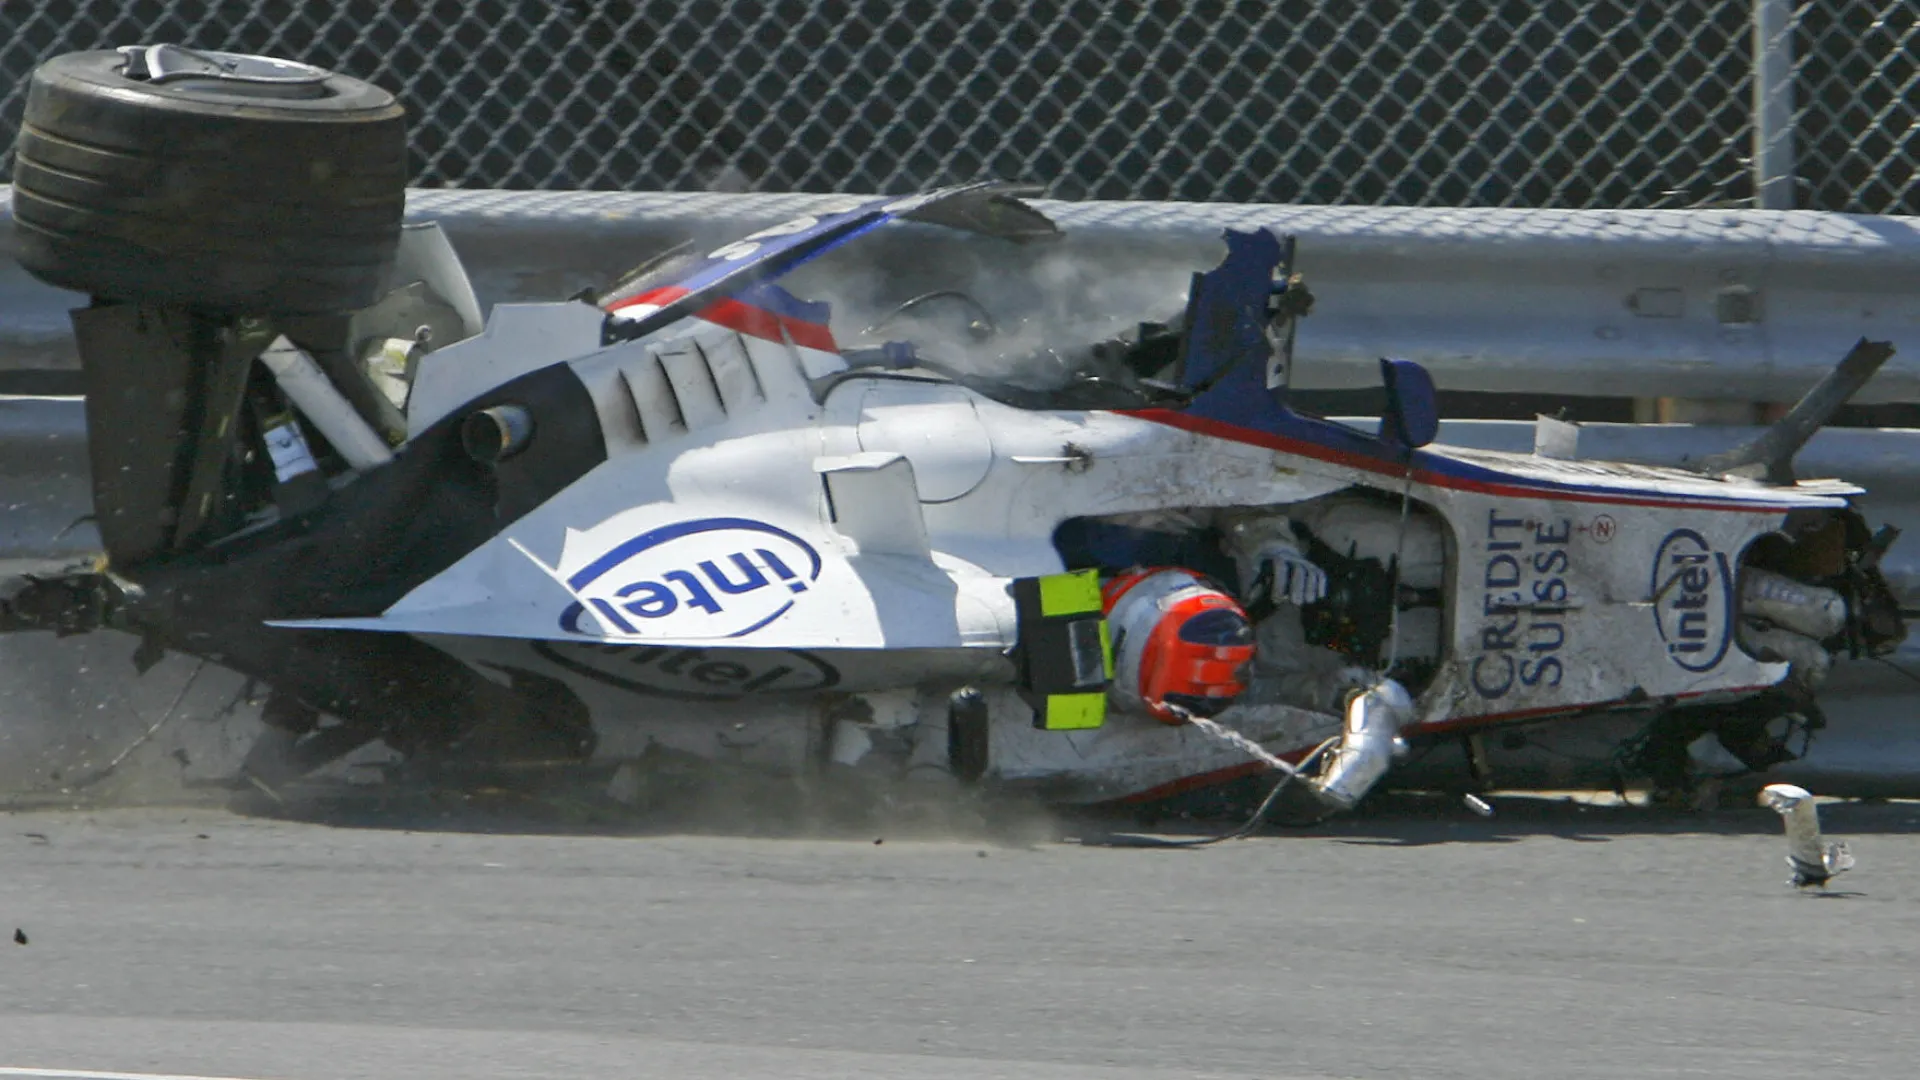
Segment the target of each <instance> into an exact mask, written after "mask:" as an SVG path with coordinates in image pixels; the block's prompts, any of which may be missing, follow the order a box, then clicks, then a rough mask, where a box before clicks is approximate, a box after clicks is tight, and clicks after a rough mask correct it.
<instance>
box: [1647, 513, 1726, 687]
mask: <svg viewBox="0 0 1920 1080" xmlns="http://www.w3.org/2000/svg"><path fill="white" fill-rule="evenodd" d="M1651 589H1652V596H1653V620H1654V626H1655V627H1656V628H1657V629H1658V630H1659V632H1660V640H1661V641H1663V642H1665V643H1666V646H1667V656H1668V657H1669V658H1671V659H1672V660H1673V662H1674V663H1676V664H1679V665H1680V666H1681V667H1683V668H1685V669H1686V670H1688V671H1711V670H1713V668H1715V667H1717V666H1718V665H1719V663H1720V661H1721V660H1722V659H1723V658H1724V657H1725V656H1726V655H1727V646H1728V645H1729V644H1730V643H1731V642H1732V641H1733V575H1732V574H1731V573H1729V572H1728V569H1727V557H1726V556H1725V555H1724V554H1721V553H1720V552H1717V551H1714V550H1713V548H1712V546H1711V545H1709V544H1708V543H1707V539H1706V537H1704V536H1701V535H1700V534H1699V533H1697V532H1694V531H1693V530H1692V529H1675V530H1673V531H1672V532H1670V533H1668V534H1667V538H1666V539H1664V540H1662V541H1660V549H1659V550H1658V551H1656V552H1655V553H1654V556H1653V584H1652V586H1651Z"/></svg>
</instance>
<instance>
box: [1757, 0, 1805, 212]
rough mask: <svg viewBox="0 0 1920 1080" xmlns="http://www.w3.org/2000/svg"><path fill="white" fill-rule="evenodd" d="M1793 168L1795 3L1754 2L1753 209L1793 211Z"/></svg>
mask: <svg viewBox="0 0 1920 1080" xmlns="http://www.w3.org/2000/svg"><path fill="white" fill-rule="evenodd" d="M1793 166H1794V161H1793V0H1753V193H1754V200H1753V203H1754V206H1756V207H1758V208H1759V209H1762V210H1791V209H1793V207H1794V202H1795V200H1794V195H1795V193H1794V189H1793V185H1794V177H1793Z"/></svg>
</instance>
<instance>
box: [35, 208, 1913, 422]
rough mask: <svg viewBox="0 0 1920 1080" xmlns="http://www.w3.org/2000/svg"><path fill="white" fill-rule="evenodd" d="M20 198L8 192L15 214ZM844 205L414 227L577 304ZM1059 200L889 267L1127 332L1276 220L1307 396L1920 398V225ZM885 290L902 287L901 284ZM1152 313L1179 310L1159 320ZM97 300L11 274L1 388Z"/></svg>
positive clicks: (435, 212) (890, 258)
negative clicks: (1876, 341) (1876, 366)
mask: <svg viewBox="0 0 1920 1080" xmlns="http://www.w3.org/2000/svg"><path fill="white" fill-rule="evenodd" d="M7 196H8V192H7V189H5V188H0V207H5V206H6V205H7V202H8V197H7ZM846 202H847V197H846V196H820V195H715V194H632V193H619V192H568V193H561V192H504V191H440V190H415V191H412V192H410V193H409V197H408V213H409V216H410V217H411V218H413V219H415V220H422V219H429V218H431V219H437V220H439V221H440V222H441V224H442V225H443V227H444V228H446V230H447V231H448V233H449V235H450V236H451V237H452V239H453V242H454V245H455V247H456V248H457V249H458V250H459V252H460V254H461V257H462V259H463V261H465V263H466V264H467V266H468V269H469V272H470V273H471V274H472V276H473V278H474V281H475V285H476V288H477V289H478V291H479V293H480V296H481V300H482V302H483V303H484V304H492V303H497V302H503V301H526V300H550V299H558V298H560V297H564V296H566V295H568V294H570V293H572V292H574V291H576V290H578V289H581V288H584V287H588V286H592V285H597V284H603V283H605V282H606V281H607V280H609V279H610V278H612V277H614V276H616V275H618V274H619V273H620V272H622V271H624V270H625V269H627V268H629V267H631V266H633V265H634V264H636V263H638V262H640V261H642V260H644V259H645V258H647V257H648V256H650V255H652V254H655V253H657V252H659V251H661V250H664V249H665V248H666V247H668V246H670V245H672V244H674V243H677V242H679V241H682V240H685V239H688V238H694V239H696V240H698V241H700V242H706V241H708V240H722V239H725V238H729V237H732V236H737V235H739V234H740V232H741V231H742V230H746V229H751V228H754V227H758V226H761V225H766V224H771V223H773V222H775V221H779V220H784V219H786V218H790V217H792V216H795V215H797V214H802V213H816V212H819V211H821V210H823V209H827V208H832V207H838V206H842V205H845V203H846ZM1038 205H1040V206H1041V207H1042V208H1044V209H1045V210H1046V212H1047V213H1049V214H1050V215H1052V216H1054V217H1055V218H1056V220H1058V221H1059V222H1060V224H1061V226H1062V228H1063V229H1064V230H1065V231H1066V234H1067V235H1066V238H1065V239H1064V240H1062V241H1060V242H1059V243H1057V244H1055V245H1049V246H1048V247H1046V248H1044V249H1035V248H1025V249H1021V248H1015V247H1013V246H1012V245H1003V244H997V243H994V244H987V243H981V242H979V241H978V240H976V239H974V238H970V237H965V236H960V235H956V234H950V233H946V232H944V231H941V230H932V229H927V230H924V231H923V232H918V233H914V234H911V235H910V236H907V237H905V238H901V237H895V238H893V239H892V241H891V244H890V246H889V244H888V242H887V240H886V238H885V237H882V238H880V239H881V245H880V247H879V248H878V249H877V251H876V250H875V249H869V253H870V254H877V256H878V258H879V260H880V262H879V265H880V266H882V267H884V268H885V269H886V271H887V272H888V273H889V274H892V275H895V276H897V277H899V278H900V279H901V280H903V281H916V280H921V279H922V278H923V277H924V278H925V279H926V280H933V279H940V280H942V281H945V282H947V283H951V279H952V278H953V277H954V276H956V275H959V276H964V277H968V278H970V279H971V281H972V283H973V285H974V286H975V287H977V288H979V289H980V290H981V291H982V298H983V299H985V300H987V302H988V306H989V307H990V308H995V309H996V313H997V314H998V313H1000V311H1001V309H1000V308H998V307H996V305H997V304H1004V305H1007V306H1008V308H1009V309H1010V310H1012V311H1013V312H1014V313H1015V314H1019V313H1020V312H1022V311H1025V310H1029V308H1030V305H1031V304H1033V303H1034V301H1035V296H1036V290H1034V289H1032V288H1030V287H1027V286H1025V285H1021V286H1019V287H1010V286H1009V285H1008V283H1009V282H1013V281H1024V280H1031V278H1030V277H1028V276H1027V275H1031V274H1033V273H1035V272H1036V271H1035V262H1036V261H1038V263H1039V265H1040V267H1041V269H1040V270H1039V271H1038V272H1039V273H1042V274H1044V275H1045V276H1046V280H1047V281H1048V282H1049V288H1051V289H1053V291H1054V293H1055V294H1056V297H1055V298H1056V300H1057V301H1059V302H1062V303H1064V302H1065V300H1063V299H1060V298H1071V301H1072V304H1073V306H1074V308H1075V310H1076V312H1077V313H1079V314H1083V315H1084V314H1086V313H1088V312H1097V313H1100V314H1105V315H1108V316H1110V317H1111V318H1112V320H1113V321H1114V322H1115V324H1116V325H1117V324H1120V323H1124V321H1125V320H1127V319H1137V318H1142V317H1151V316H1154V315H1158V314H1168V313H1171V311H1173V310H1177V306H1176V305H1177V303H1178V297H1179V295H1180V294H1181V292H1182V291H1183V290H1184V288H1185V284H1186V280H1187V275H1188V273H1189V272H1191V271H1192V270H1193V269H1195V268H1198V267H1204V266H1207V265H1210V264H1211V263H1212V262H1213V261H1214V260H1216V259H1217V258H1218V256H1219V253H1220V246H1219V234H1220V230H1221V229H1223V228H1228V227H1237V228H1252V227H1257V226H1263V225H1264V226H1271V227H1273V228H1277V229H1280V230H1283V231H1287V232H1292V233H1296V234H1298V235H1299V237H1300V240H1301V266H1302V268H1303V269H1304V270H1305V271H1306V272H1307V274H1308V278H1309V280H1310V282H1311V283H1312V284H1313V286H1314V291H1315V293H1316V295H1317V296H1318V297H1319V305H1318V306H1317V307H1316V309H1315V312H1314V315H1313V316H1312V317H1311V318H1310V319H1308V320H1306V322H1305V323H1303V324H1302V327H1301V331H1300V339H1299V354H1298V363H1297V365H1296V369H1297V379H1298V382H1299V384H1300V385H1303V386H1308V387H1319V388H1348V387H1364V386H1371V385H1373V383H1374V381H1375V379H1376V378H1377V375H1376V368H1375V363H1376V359H1377V358H1378V357H1380V356H1383V355H1391V356H1402V357H1406V358H1409V359H1413V360H1418V361H1420V362H1421V363H1424V364H1426V365H1427V366H1428V367H1429V368H1431V369H1432V371H1433V372H1434V375H1435V378H1436V380H1437V381H1438V382H1439V384H1440V386H1441V387H1442V388H1443V389H1449V390H1482V391H1496V392H1503V393H1550V394H1562V395H1591V396H1610V397H1649V396H1673V397H1692V398H1709V399H1731V400H1740V401H1749V402H1752V401H1791V400H1793V399H1795V398H1796V397H1798V395H1799V394H1800V393H1801V392H1803V391H1804V390H1805V389H1806V388H1807V387H1808V386H1809V385H1811V384H1812V383H1813V382H1814V380H1816V379H1817V378H1818V377H1819V376H1820V375H1822V374H1824V373H1825V371H1826V369H1827V368H1828V367H1829V366H1830V365H1831V364H1833V363H1834V362H1835V361H1836V360H1837V359H1838V358H1839V356H1840V355H1841V354H1842V353H1844V352H1845V351H1846V348H1847V347H1848V346H1849V345H1850V344H1851V343H1852V342H1853V340H1854V339H1855V338H1857V337H1859V336H1860V335H1862V334H1865V335H1868V336H1871V337H1876V338H1885V339H1888V340H1891V341H1893V342H1894V344H1895V346H1896V347H1897V348H1898V349H1899V350H1900V351H1899V353H1898V354H1896V356H1895V357H1894V359H1893V361H1892V362H1891V363H1889V364H1888V365H1887V367H1886V368H1885V369H1884V370H1883V371H1882V372H1881V374H1880V376H1879V377H1878V378H1877V379H1875V380H1874V382H1873V383H1872V384H1871V385H1869V387H1868V388H1867V390H1866V392H1865V393H1864V394H1863V395H1862V398H1861V400H1862V401H1869V402H1871V401H1883V402H1884V401H1920V218H1886V217H1865V216H1852V215H1842V214H1825V213H1815V212H1810V211H1781V212H1773V211H1750V210H1743V211H1677V210H1674V211H1669V210H1640V211H1629V210H1617V211H1607V210H1450V209H1425V208H1402V207H1324V206H1279V205H1273V206H1260V205H1254V206H1245V205H1228V204H1220V203H1064V202H1041V203H1039V204H1038ZM11 231H12V219H11V212H10V210H7V209H0V255H4V254H5V253H6V252H7V251H9V250H10V245H11ZM936 271H945V274H944V276H943V275H942V274H941V273H939V272H936ZM1016 275H1019V276H1016ZM829 284H831V283H829ZM867 284H868V285H869V286H872V291H874V292H875V293H876V294H878V293H885V292H886V284H887V283H885V282H881V283H879V284H878V285H877V286H875V285H873V283H867ZM829 291H831V289H830V290H829ZM904 298H905V297H904V295H903V296H901V297H897V298H896V299H904ZM1143 300H1144V301H1147V302H1158V303H1162V304H1164V305H1167V306H1166V307H1165V310H1159V309H1156V310H1141V309H1140V304H1141V303H1142V302H1143ZM81 302H82V301H81V299H80V298H78V297H76V296H75V295H73V294H69V293H61V292H59V291H57V290H54V289H51V288H47V287H45V286H42V285H39V284H38V283H37V282H34V281H32V280H31V279H29V278H27V277H26V275H25V274H24V273H22V272H21V271H20V270H19V268H18V267H17V265H15V264H14V263H13V262H12V260H11V259H5V258H0V369H15V370H18V369H21V368H36V367H71V366H72V365H73V364H74V363H75V362H76V361H75V360H74V358H73V356H72V353H71V346H70V344H69V341H70V332H69V329H68V325H67V319H66V311H67V309H68V308H70V307H73V306H75V305H76V304H78V303H81ZM1022 305H1029V308H1023V307H1022ZM1103 308H1104V309H1107V310H1102V309H1103ZM1035 314H1036V315H1037V316H1039V317H1045V315H1046V312H1044V311H1038V312H1035Z"/></svg>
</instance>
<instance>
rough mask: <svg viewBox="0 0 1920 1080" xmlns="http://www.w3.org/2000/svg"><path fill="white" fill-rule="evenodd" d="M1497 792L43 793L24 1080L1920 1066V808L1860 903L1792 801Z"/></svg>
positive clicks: (1878, 843) (22, 866)
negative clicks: (1301, 796)
mask: <svg viewBox="0 0 1920 1080" xmlns="http://www.w3.org/2000/svg"><path fill="white" fill-rule="evenodd" d="M1498 805H1499V808H1500V809H1499V813H1498V815H1497V816H1496V817H1495V818H1493V819H1491V820H1485V821H1483V820H1480V819H1477V818H1472V817H1469V816H1467V815H1465V814H1464V813H1462V812H1459V811H1457V810H1455V809H1453V808H1452V807H1451V805H1449V804H1441V803H1419V802H1408V801H1405V800H1401V801H1400V802H1398V803H1396V804H1395V805H1392V806H1389V807H1387V808H1385V809H1383V810H1381V811H1377V812H1375V813H1373V814H1370V815H1367V816H1363V817H1361V818H1359V819H1356V820H1350V821H1346V822H1343V823H1340V824H1337V825H1330V826H1323V827H1320V828H1317V829H1313V830H1310V831H1307V832H1305V833H1302V834H1292V835H1280V836H1263V837H1260V838H1257V839H1253V840H1247V841H1236V842H1232V843H1229V844H1225V845H1222V846H1220V847H1216V848H1212V849H1208V850H1204V851H1163V850H1139V849H1115V848H1096V847H1086V846H1076V845H1073V844H1068V843H1061V842H1058V841H1057V840H1056V839H1054V838H1053V835H1052V834H1053V831H1054V830H1055V829H1056V828H1064V830H1065V831H1067V832H1075V831H1086V830H1085V829H1084V828H1082V827H1079V826H1075V825H1073V824H1071V823H1069V824H1068V825H1066V826H1056V825H1052V824H1031V825H1028V826H1026V827H1024V828H1020V829H1015V830H1013V831H1012V832H1009V831H1008V830H1007V829H1006V828H1004V827H997V828H995V829H993V830H989V831H987V832H984V833H976V834H975V835H958V836H952V835H950V836H947V837H945V838H942V839H913V838H908V837H905V836H900V835H895V836H891V837H876V836H873V835H866V834H862V835H858V836H840V837H834V838H825V839H823V838H799V837H794V836H764V835H763V836H757V837H750V836H742V835H738V834H737V830H736V834H735V835H724V834H715V833H713V832H708V833H705V834H703V833H699V832H691V831H684V830H683V831H680V832H677V833H675V834H653V835H618V836H614V835H580V834H578V832H577V831H576V832H575V833H573V834H568V835H554V834H553V827H552V823H551V822H550V821H548V820H545V819H534V818H529V819H526V820H514V819H512V818H511V817H510V816H509V817H506V818H502V817H501V816H500V815H497V814H493V815H480V816H477V817H476V816H472V815H462V814H460V813H454V814H453V816H451V817H443V816H436V815H424V816H422V815H413V816H411V817H410V816H409V815H406V814H387V815H385V816H384V817H383V816H380V815H374V816H372V817H368V816H365V815H361V816H358V817H341V816H335V817H333V818H331V819H329V820H326V821H322V822H319V823H316V822H313V821H284V820H269V819H264V818H258V817H240V816H235V815H231V814H228V813H225V812H223V811H220V810H216V809H195V810H154V809H130V810H106V811H73V810H59V811H50V810H37V811H32V812H12V813H7V814H5V815H0V1077H8V1076H50V1075H58V1074H57V1073H53V1072H50V1071H49V1070H77V1071H80V1072H81V1073H83V1074H85V1075H89V1076H97V1075H101V1074H104V1073H114V1072H118V1073H138V1074H169V1075H192V1076H220V1077H262V1078H264V1077H277V1078H286V1080H341V1078H350V1077H409V1078H414V1077H462V1078H479V1080H491V1078H504V1077H593V1078H603V1077H621V1078H627V1077H674V1078H698V1077H727V1078H729V1080H755V1078H760V1077H768V1078H772V1077H801V1078H813V1077H821V1078H825V1077H854V1076H884V1077H907V1078H920V1077H929V1078H931V1077H959V1078H974V1077H1019V1078H1023V1080H1056V1078H1075V1080H1080V1078H1085V1080H1119V1078H1144V1077H1170V1076H1194V1075H1202V1076H1236V1077H1264V1078H1276V1077H1278V1078H1287V1077H1323V1076H1325V1077H1333V1076H1340V1077H1345V1076H1368V1077H1371V1076H1406V1077H1474V1078H1486V1080H1496V1078H1507V1077H1512V1078H1527V1080H1535V1078H1539V1077H1609V1078H1613V1077H1623V1076H1632V1077H1668V1076H1735V1075H1743V1076H1810V1075H1827V1076H1844V1077H1850V1078H1851V1077H1877V1076H1888V1077H1893V1076H1910V1075H1912V1074H1913V1070H1914V1068H1915V1065H1914V1063H1915V1062H1916V1061H1920V1031H1917V1030H1916V1028H1917V1025H1916V1024H1915V1020H1916V1018H1920V1001H1917V1000H1916V980H1917V979H1920V955H1916V954H1917V953H1920V805H1915V804H1903V803H1890V804H1877V805H1869V804H1844V805H1835V806H1830V807H1828V808H1827V811H1826V816H1827V819H1828V825H1829V831H1830V833H1833V834H1836V835H1845V836H1850V837H1851V838H1852V840H1853V842H1854V847H1855V851H1856V853H1857V854H1858V855H1859V858H1860V868H1859V869H1858V870H1857V871H1855V872H1854V873H1852V874H1850V875H1847V876H1846V877H1844V878H1842V879H1840V880H1839V882H1838V884H1841V885H1844V886H1845V887H1846V889H1847V890H1848V892H1847V893H1845V894H1843V895H1838V896H1830V897H1824V898H1822V897H1818V896H1816V895H1813V894H1808V893H1800V892H1796V891H1795V890H1793V889H1791V888H1789V887H1787V886H1786V885H1785V884H1784V878H1785V876H1786V868H1785V866H1784V864H1783V863H1782V855H1783V853H1784V846H1783V843H1782V841H1781V839H1780V837H1779V832H1778V830H1779V826H1778V822H1777V819H1775V818H1773V817H1772V815H1770V814H1765V813H1763V812H1758V811H1745V812H1718V813H1713V814H1708V815H1704V816H1680V815H1668V816H1663V815H1660V814H1656V813H1653V812H1649V811H1636V810H1631V809H1601V808H1586V809H1582V808H1578V807H1576V806H1574V805H1570V804H1564V803H1555V802H1549V801H1537V800H1515V799H1509V800H1501V801H1499V803H1498ZM543 832H544V833H545V834H543ZM963 832H964V830H963ZM882 838H884V839H885V840H886V842H885V843H881V844H876V843H875V842H874V841H875V840H876V839H882ZM16 926H17V927H19V928H20V929H21V930H22V931H24V932H25V934H26V935H27V938H28V943H27V944H26V945H13V944H6V943H5V940H4V938H5V936H6V935H8V934H9V933H10V932H11V931H12V930H13V928H14V927H16Z"/></svg>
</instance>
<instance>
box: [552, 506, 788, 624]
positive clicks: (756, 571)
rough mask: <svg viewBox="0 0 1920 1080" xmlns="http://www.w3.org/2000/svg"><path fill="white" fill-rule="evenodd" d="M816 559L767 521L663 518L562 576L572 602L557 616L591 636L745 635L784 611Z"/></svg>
mask: <svg viewBox="0 0 1920 1080" xmlns="http://www.w3.org/2000/svg"><path fill="white" fill-rule="evenodd" d="M820 566H821V563H820V554H819V552H817V551H815V550H814V549H813V547H812V545H810V544H808V543H807V542H806V541H805V540H802V539H800V538H799V537H797V536H795V535H793V534H792V533H790V532H788V531H786V530H785V529H780V528H776V527H774V526H772V525H768V524H766V523H765V522H761V521H753V520H751V519H748V518H702V519H700V520H698V521H682V522H678V523H676V524H673V525H664V526H661V527H660V528H658V529H654V530H652V531H651V532H647V533H643V534H641V535H639V536H636V537H634V538H633V539H631V540H627V541H624V542H622V543H620V544H616V545H615V546H614V547H613V549H612V550H610V551H608V552H607V553H606V554H604V555H602V556H600V557H599V558H597V559H595V560H594V561H593V562H591V563H589V564H587V565H586V566H585V567H583V568H581V569H580V570H577V571H575V572H574V573H573V574H572V575H571V576H569V577H568V578H567V585H568V587H570V588H571V589H572V590H573V593H574V596H575V597H576V598H577V601H578V602H577V603H574V604H572V605H570V606H569V607H568V608H567V610H566V611H565V612H564V613H562V614H561V616H560V628H561V629H563V630H565V631H567V632H568V633H572V634H586V635H591V636H594V637H635V638H646V637H663V638H672V637H680V638H729V637H743V636H745V635H747V634H751V633H753V632H754V631H755V630H758V629H760V628H761V627H763V626H765V625H767V624H768V623H770V622H772V621H773V620H775V619H778V618H779V617H780V616H782V615H785V614H786V613H787V612H788V611H789V610H791V609H792V607H793V605H794V603H795V601H796V600H797V599H798V598H799V597H801V596H804V595H805V594H806V592H807V590H808V589H810V588H812V586H813V583H814V582H816V581H818V580H819V578H820ZM589 609H591V610H589Z"/></svg>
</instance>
